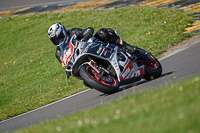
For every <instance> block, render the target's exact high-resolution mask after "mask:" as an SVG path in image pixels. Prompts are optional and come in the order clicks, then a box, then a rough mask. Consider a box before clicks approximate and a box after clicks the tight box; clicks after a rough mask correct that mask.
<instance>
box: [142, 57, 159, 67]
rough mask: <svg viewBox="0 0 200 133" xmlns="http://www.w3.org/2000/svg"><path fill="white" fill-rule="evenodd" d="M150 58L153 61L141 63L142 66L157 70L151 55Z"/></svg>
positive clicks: (155, 61) (155, 62) (156, 64)
mask: <svg viewBox="0 0 200 133" xmlns="http://www.w3.org/2000/svg"><path fill="white" fill-rule="evenodd" d="M150 57H151V58H152V59H153V61H151V62H143V63H142V64H143V65H145V66H147V67H150V68H154V69H156V68H158V66H159V64H158V62H157V60H156V59H155V58H154V57H153V56H152V55H150Z"/></svg>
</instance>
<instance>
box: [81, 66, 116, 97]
mask: <svg viewBox="0 0 200 133" xmlns="http://www.w3.org/2000/svg"><path fill="white" fill-rule="evenodd" d="M79 74H80V76H81V78H82V79H83V81H84V82H85V83H86V84H87V85H88V86H90V87H91V88H94V89H96V90H98V91H100V92H103V93H106V94H111V93H115V92H117V91H119V82H118V80H117V79H116V78H115V77H113V76H112V75H108V74H107V75H100V74H98V73H97V72H96V71H95V70H94V69H93V68H92V67H91V66H89V65H83V66H82V67H81V68H80V70H79Z"/></svg>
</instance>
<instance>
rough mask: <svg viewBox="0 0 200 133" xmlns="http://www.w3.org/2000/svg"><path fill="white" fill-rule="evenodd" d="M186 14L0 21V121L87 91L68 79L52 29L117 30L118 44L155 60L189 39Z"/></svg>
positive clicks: (86, 14)
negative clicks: (55, 25)
mask: <svg viewBox="0 0 200 133" xmlns="http://www.w3.org/2000/svg"><path fill="white" fill-rule="evenodd" d="M192 21H193V15H192V14H191V13H187V12H184V11H183V10H176V9H163V8H162V9H159V8H143V7H126V8H120V9H114V10H109V11H108V10H101V11H97V10H87V11H75V12H68V13H59V14H53V13H52V14H49V13H43V14H31V15H21V16H11V17H5V18H2V19H0V25H1V26H0V31H1V32H0V37H1V39H0V44H1V45H0V53H1V54H0V98H1V99H0V120H4V119H7V118H9V117H12V116H15V115H18V114H21V113H23V112H27V111H29V110H33V109H35V108H38V107H40V106H43V105H45V104H47V103H50V102H53V101H55V100H58V99H61V98H63V97H66V96H69V95H72V94H74V93H77V92H79V91H82V90H84V89H86V87H85V86H84V85H83V84H82V82H81V81H80V80H77V79H75V78H72V77H71V78H70V79H67V78H66V75H65V74H64V71H63V70H62V68H61V66H60V64H59V63H58V61H57V60H56V59H55V57H54V52H55V47H54V46H53V45H52V44H51V42H50V40H49V39H48V37H47V30H48V28H49V26H50V25H51V24H52V23H55V22H61V23H63V24H64V25H65V26H66V27H67V28H68V29H70V28H73V27H79V28H87V27H90V26H92V27H94V29H95V31H97V30H98V29H99V28H101V27H105V28H109V27H110V28H113V29H117V30H118V32H119V34H120V36H121V38H123V39H124V40H126V41H127V42H129V43H130V44H132V45H137V46H139V47H141V48H144V49H146V50H147V51H151V52H152V53H153V54H154V55H156V56H158V55H159V54H160V53H162V52H163V51H164V50H165V49H167V48H168V47H170V46H171V45H174V44H176V43H178V42H180V41H181V40H184V39H186V38H187V37H189V36H190V35H187V34H183V32H184V29H185V28H186V27H187V26H188V24H190V23H191V22H192Z"/></svg>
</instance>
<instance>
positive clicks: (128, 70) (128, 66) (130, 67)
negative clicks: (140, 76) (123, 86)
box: [119, 59, 134, 81]
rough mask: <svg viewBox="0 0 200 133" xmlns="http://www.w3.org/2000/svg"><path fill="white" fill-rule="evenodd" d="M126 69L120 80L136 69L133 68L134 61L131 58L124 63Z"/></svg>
mask: <svg viewBox="0 0 200 133" xmlns="http://www.w3.org/2000/svg"><path fill="white" fill-rule="evenodd" d="M124 68H125V69H124V71H123V72H122V74H121V76H120V78H119V79H120V81H122V80H124V79H126V78H128V76H129V75H130V74H131V73H132V71H134V69H133V63H132V61H130V59H128V60H127V62H126V63H125V65H124Z"/></svg>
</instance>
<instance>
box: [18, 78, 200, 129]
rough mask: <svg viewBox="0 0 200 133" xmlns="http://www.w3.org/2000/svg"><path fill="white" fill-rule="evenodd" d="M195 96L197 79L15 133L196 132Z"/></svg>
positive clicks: (198, 86)
mask: <svg viewBox="0 0 200 133" xmlns="http://www.w3.org/2000/svg"><path fill="white" fill-rule="evenodd" d="M199 93H200V76H197V77H193V78H190V79H185V80H182V81H179V82H177V83H174V84H171V85H167V86H164V87H161V88H158V89H149V91H147V90H146V91H141V92H139V93H133V94H131V95H128V96H125V97H124V98H121V99H118V100H116V101H114V102H112V103H109V104H106V105H104V106H100V107H96V108H93V109H89V110H84V111H80V112H78V113H75V114H71V115H69V116H66V117H62V118H58V119H55V120H52V121H47V122H43V123H40V124H38V125H35V126H31V127H29V128H26V129H23V130H18V131H16V133H34V132H37V133H45V132H48V133H54V132H57V131H60V132H63V133H69V132H70V133H107V132H112V133H122V132H124V133H146V132H148V133H188V132H190V133H199V132H200V127H199V123H200V112H199V110H200V106H199V102H200V96H199Z"/></svg>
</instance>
